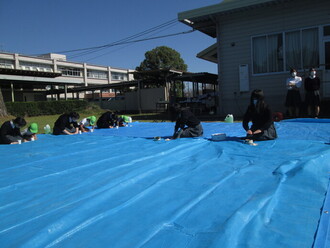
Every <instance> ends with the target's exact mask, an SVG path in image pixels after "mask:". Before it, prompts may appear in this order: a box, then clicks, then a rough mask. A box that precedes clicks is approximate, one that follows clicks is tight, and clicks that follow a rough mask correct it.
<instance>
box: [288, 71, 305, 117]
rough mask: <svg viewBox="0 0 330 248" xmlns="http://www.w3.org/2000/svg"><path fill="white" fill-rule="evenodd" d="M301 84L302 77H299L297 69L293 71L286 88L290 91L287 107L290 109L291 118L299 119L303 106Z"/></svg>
mask: <svg viewBox="0 0 330 248" xmlns="http://www.w3.org/2000/svg"><path fill="white" fill-rule="evenodd" d="M301 84H302V79H301V77H298V76H297V71H296V70H295V69H291V70H290V77H289V78H287V80H286V87H287V89H288V92H287V95H286V100H285V106H286V107H287V108H288V111H289V115H290V117H295V118H297V117H299V110H300V105H301V97H300V87H301Z"/></svg>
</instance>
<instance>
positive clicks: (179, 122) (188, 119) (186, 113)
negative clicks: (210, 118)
mask: <svg viewBox="0 0 330 248" xmlns="http://www.w3.org/2000/svg"><path fill="white" fill-rule="evenodd" d="M200 123H201V122H200V120H198V119H197V118H196V116H195V115H194V114H193V113H192V112H191V111H190V110H189V109H187V108H186V109H182V110H181V111H180V112H179V113H178V117H177V119H176V123H175V130H178V129H179V128H181V129H183V128H184V127H186V126H187V127H196V126H197V125H198V124H200Z"/></svg>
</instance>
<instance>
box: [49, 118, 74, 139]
mask: <svg viewBox="0 0 330 248" xmlns="http://www.w3.org/2000/svg"><path fill="white" fill-rule="evenodd" d="M72 125H73V127H75V128H78V127H79V126H78V123H77V122H75V121H70V116H69V115H68V114H63V115H61V116H60V117H58V119H57V120H56V122H55V124H54V130H53V134H55V135H59V134H61V133H62V132H63V130H64V129H66V128H68V129H72V128H73V127H72Z"/></svg>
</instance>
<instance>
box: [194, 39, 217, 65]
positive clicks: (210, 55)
mask: <svg viewBox="0 0 330 248" xmlns="http://www.w3.org/2000/svg"><path fill="white" fill-rule="evenodd" d="M217 48H218V44H217V43H215V44H213V45H212V46H210V47H208V48H206V49H204V50H203V51H201V52H199V53H198V54H197V58H200V59H205V60H207V61H210V62H213V63H218V51H217Z"/></svg>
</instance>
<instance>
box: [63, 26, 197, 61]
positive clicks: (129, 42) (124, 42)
mask: <svg viewBox="0 0 330 248" xmlns="http://www.w3.org/2000/svg"><path fill="white" fill-rule="evenodd" d="M194 31H195V30H188V31H185V32H180V33H174V34H167V35H162V36H156V37H151V38H145V39H140V40H131V41H123V42H121V43H119V42H118V43H115V44H108V45H107V46H106V47H103V49H105V48H110V47H113V46H119V45H125V44H131V43H137V42H142V41H148V40H155V39H161V38H166V37H171V36H177V35H182V34H189V33H192V32H194ZM94 52H97V51H89V52H85V53H84V54H78V55H73V56H69V57H70V58H76V57H80V56H83V55H87V54H89V53H94ZM100 56H102V55H100ZM98 57H99V56H98ZM93 59H94V58H93Z"/></svg>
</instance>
